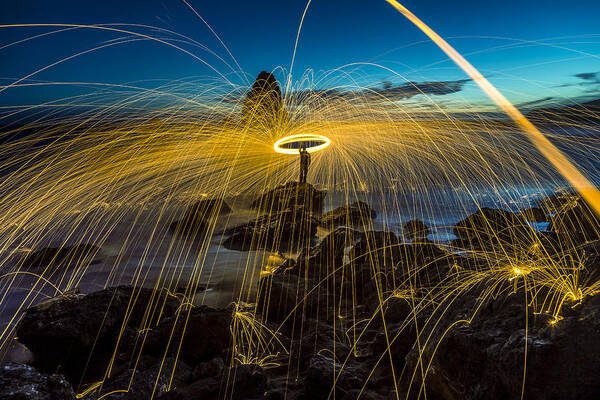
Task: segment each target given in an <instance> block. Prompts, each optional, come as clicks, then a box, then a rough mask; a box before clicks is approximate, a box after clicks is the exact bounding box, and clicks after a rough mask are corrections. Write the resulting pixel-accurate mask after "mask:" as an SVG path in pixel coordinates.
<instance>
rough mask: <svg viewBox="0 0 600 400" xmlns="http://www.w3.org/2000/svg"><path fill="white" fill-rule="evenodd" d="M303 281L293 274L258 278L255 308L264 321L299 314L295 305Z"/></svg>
mask: <svg viewBox="0 0 600 400" xmlns="http://www.w3.org/2000/svg"><path fill="white" fill-rule="evenodd" d="M304 285H305V281H304V280H303V279H301V278H299V277H298V276H296V275H293V274H283V275H270V276H266V277H263V278H261V279H260V281H259V283H258V294H257V298H256V308H257V310H258V312H259V313H260V314H261V315H262V316H263V319H264V320H265V321H277V322H281V321H283V320H286V319H291V320H293V316H294V314H296V313H298V314H301V311H302V308H300V309H297V308H296V306H297V305H298V303H299V302H300V299H301V291H302V290H303V287H304Z"/></svg>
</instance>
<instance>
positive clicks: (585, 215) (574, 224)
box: [548, 195, 600, 244]
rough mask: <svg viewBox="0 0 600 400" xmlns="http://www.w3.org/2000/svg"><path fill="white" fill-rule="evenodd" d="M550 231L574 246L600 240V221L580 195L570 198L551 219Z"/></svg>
mask: <svg viewBox="0 0 600 400" xmlns="http://www.w3.org/2000/svg"><path fill="white" fill-rule="evenodd" d="M548 230H550V231H553V232H556V233H557V234H558V235H559V236H561V237H565V238H566V240H563V242H566V241H569V242H572V243H573V244H578V243H583V242H586V241H590V240H598V239H600V220H599V219H598V217H597V216H596V214H595V213H594V211H593V210H592V208H591V207H590V205H589V204H588V203H587V202H586V201H585V200H584V199H583V198H582V197H581V196H578V195H573V196H570V197H569V201H568V202H565V203H563V205H562V206H561V207H560V208H559V209H558V212H557V213H556V214H555V215H554V216H553V217H552V218H551V220H550V224H549V226H548Z"/></svg>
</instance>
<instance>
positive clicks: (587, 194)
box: [386, 0, 600, 216]
mask: <svg viewBox="0 0 600 400" xmlns="http://www.w3.org/2000/svg"><path fill="white" fill-rule="evenodd" d="M386 1H387V2H388V3H389V4H391V5H392V6H394V8H396V9H397V10H398V11H400V12H401V13H402V15H404V16H405V17H406V18H408V19H409V20H410V21H411V22H412V23H413V24H415V25H416V26H417V27H418V28H419V29H421V30H422V31H423V32H424V33H425V34H426V35H427V36H429V38H430V39H431V40H433V41H434V42H435V44H437V45H438V46H439V48H440V49H442V50H443V51H444V53H446V54H447V55H448V57H450V58H451V59H452V61H454V62H455V63H456V65H458V66H459V67H460V68H462V70H463V71H465V72H466V73H467V75H469V76H470V77H471V79H473V81H474V82H475V83H476V84H477V85H478V86H479V87H480V88H481V89H482V90H483V91H484V92H485V94H486V95H487V96H488V97H489V98H490V99H492V101H493V102H494V103H496V105H498V107H500V108H501V109H502V111H504V112H505V113H506V114H507V115H508V116H509V117H511V118H512V119H513V121H515V122H516V123H517V125H518V126H520V127H521V129H522V130H523V131H524V132H525V133H526V134H527V137H528V138H529V140H530V141H531V142H532V143H533V144H534V145H535V146H536V147H537V148H538V150H539V151H540V152H541V153H542V154H543V155H544V156H545V157H546V158H547V159H548V161H550V162H551V163H552V165H554V167H555V168H556V169H557V170H558V171H559V172H560V173H561V174H562V175H563V176H564V177H565V178H566V179H567V180H568V181H569V183H571V185H573V187H575V189H577V191H578V192H579V193H580V194H581V195H582V196H583V198H584V199H585V200H587V202H588V203H589V204H590V206H591V207H592V208H593V209H594V211H595V212H596V214H597V215H598V216H600V192H599V191H598V189H596V187H595V186H594V185H593V184H592V183H591V182H590V181H589V180H588V179H587V178H586V177H585V176H583V174H582V173H581V172H579V171H578V170H577V168H575V166H574V165H573V164H571V162H570V161H569V160H568V159H567V157H566V156H565V155H564V154H563V153H562V152H561V151H560V150H559V149H558V148H557V147H556V146H554V145H553V144H552V142H550V140H548V138H546V137H545V136H544V134H543V133H542V132H540V131H539V130H538V129H537V128H536V127H535V126H534V125H533V124H532V123H531V122H529V120H528V119H527V118H525V116H524V115H523V114H522V113H521V112H520V111H519V110H517V108H516V107H515V106H513V105H512V103H511V102H510V101H508V99H507V98H506V97H504V95H503V94H502V93H500V92H499V91H498V89H496V88H495V87H494V86H493V85H492V84H491V83H490V82H489V81H488V80H487V79H486V78H485V77H484V76H483V75H482V74H481V73H480V72H479V71H478V70H477V69H476V68H475V67H474V66H473V65H471V63H470V62H468V61H467V60H466V59H465V58H464V57H463V56H462V55H460V53H459V52H458V51H456V50H455V49H454V48H453V47H452V46H450V44H448V42H446V41H445V40H444V39H443V38H442V37H441V36H440V35H438V34H437V33H436V32H435V31H434V30H433V29H431V28H430V27H429V26H428V25H427V24H425V23H424V22H423V21H421V20H420V19H419V18H418V17H417V16H416V15H414V14H413V13H412V12H410V11H409V10H408V9H407V8H406V7H404V6H403V5H402V4H400V3H398V1H396V0H386Z"/></svg>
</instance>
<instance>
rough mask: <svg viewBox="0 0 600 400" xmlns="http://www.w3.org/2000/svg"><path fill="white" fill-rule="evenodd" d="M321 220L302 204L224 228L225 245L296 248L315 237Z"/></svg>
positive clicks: (275, 248)
mask: <svg viewBox="0 0 600 400" xmlns="http://www.w3.org/2000/svg"><path fill="white" fill-rule="evenodd" d="M317 224H318V220H317V219H316V218H314V217H313V216H312V215H311V214H310V213H308V212H306V210H305V209H304V208H302V207H296V208H293V209H286V210H283V211H281V212H277V213H272V214H267V215H263V216H260V217H258V218H257V219H255V220H253V221H250V222H248V223H246V224H243V225H240V226H236V227H234V228H231V229H228V230H227V231H225V235H229V237H228V238H227V239H225V241H224V242H223V246H225V247H226V248H228V249H232V250H241V251H248V250H258V249H267V250H270V251H289V252H293V251H294V250H296V249H298V248H302V247H304V246H306V245H309V244H310V243H311V242H313V241H314V240H315V239H316V236H315V235H316V233H317Z"/></svg>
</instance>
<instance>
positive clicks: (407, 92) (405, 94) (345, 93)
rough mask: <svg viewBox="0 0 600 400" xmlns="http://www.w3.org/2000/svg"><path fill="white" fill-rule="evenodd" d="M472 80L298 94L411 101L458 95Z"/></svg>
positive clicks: (387, 83)
mask: <svg viewBox="0 0 600 400" xmlns="http://www.w3.org/2000/svg"><path fill="white" fill-rule="evenodd" d="M469 81H470V79H461V80H456V81H432V82H407V83H404V84H402V85H393V84H392V83H390V82H383V84H382V86H381V87H370V88H360V89H358V90H351V89H340V88H332V89H316V90H315V89H311V90H303V91H299V92H296V94H298V95H300V96H311V95H315V96H318V97H320V98H322V99H325V98H326V99H340V100H367V101H374V102H382V101H397V100H405V99H410V98H411V97H414V96H417V95H420V94H423V95H428V96H445V95H448V94H453V93H458V92H460V91H461V90H463V88H464V85H465V84H466V83H467V82H469Z"/></svg>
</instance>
